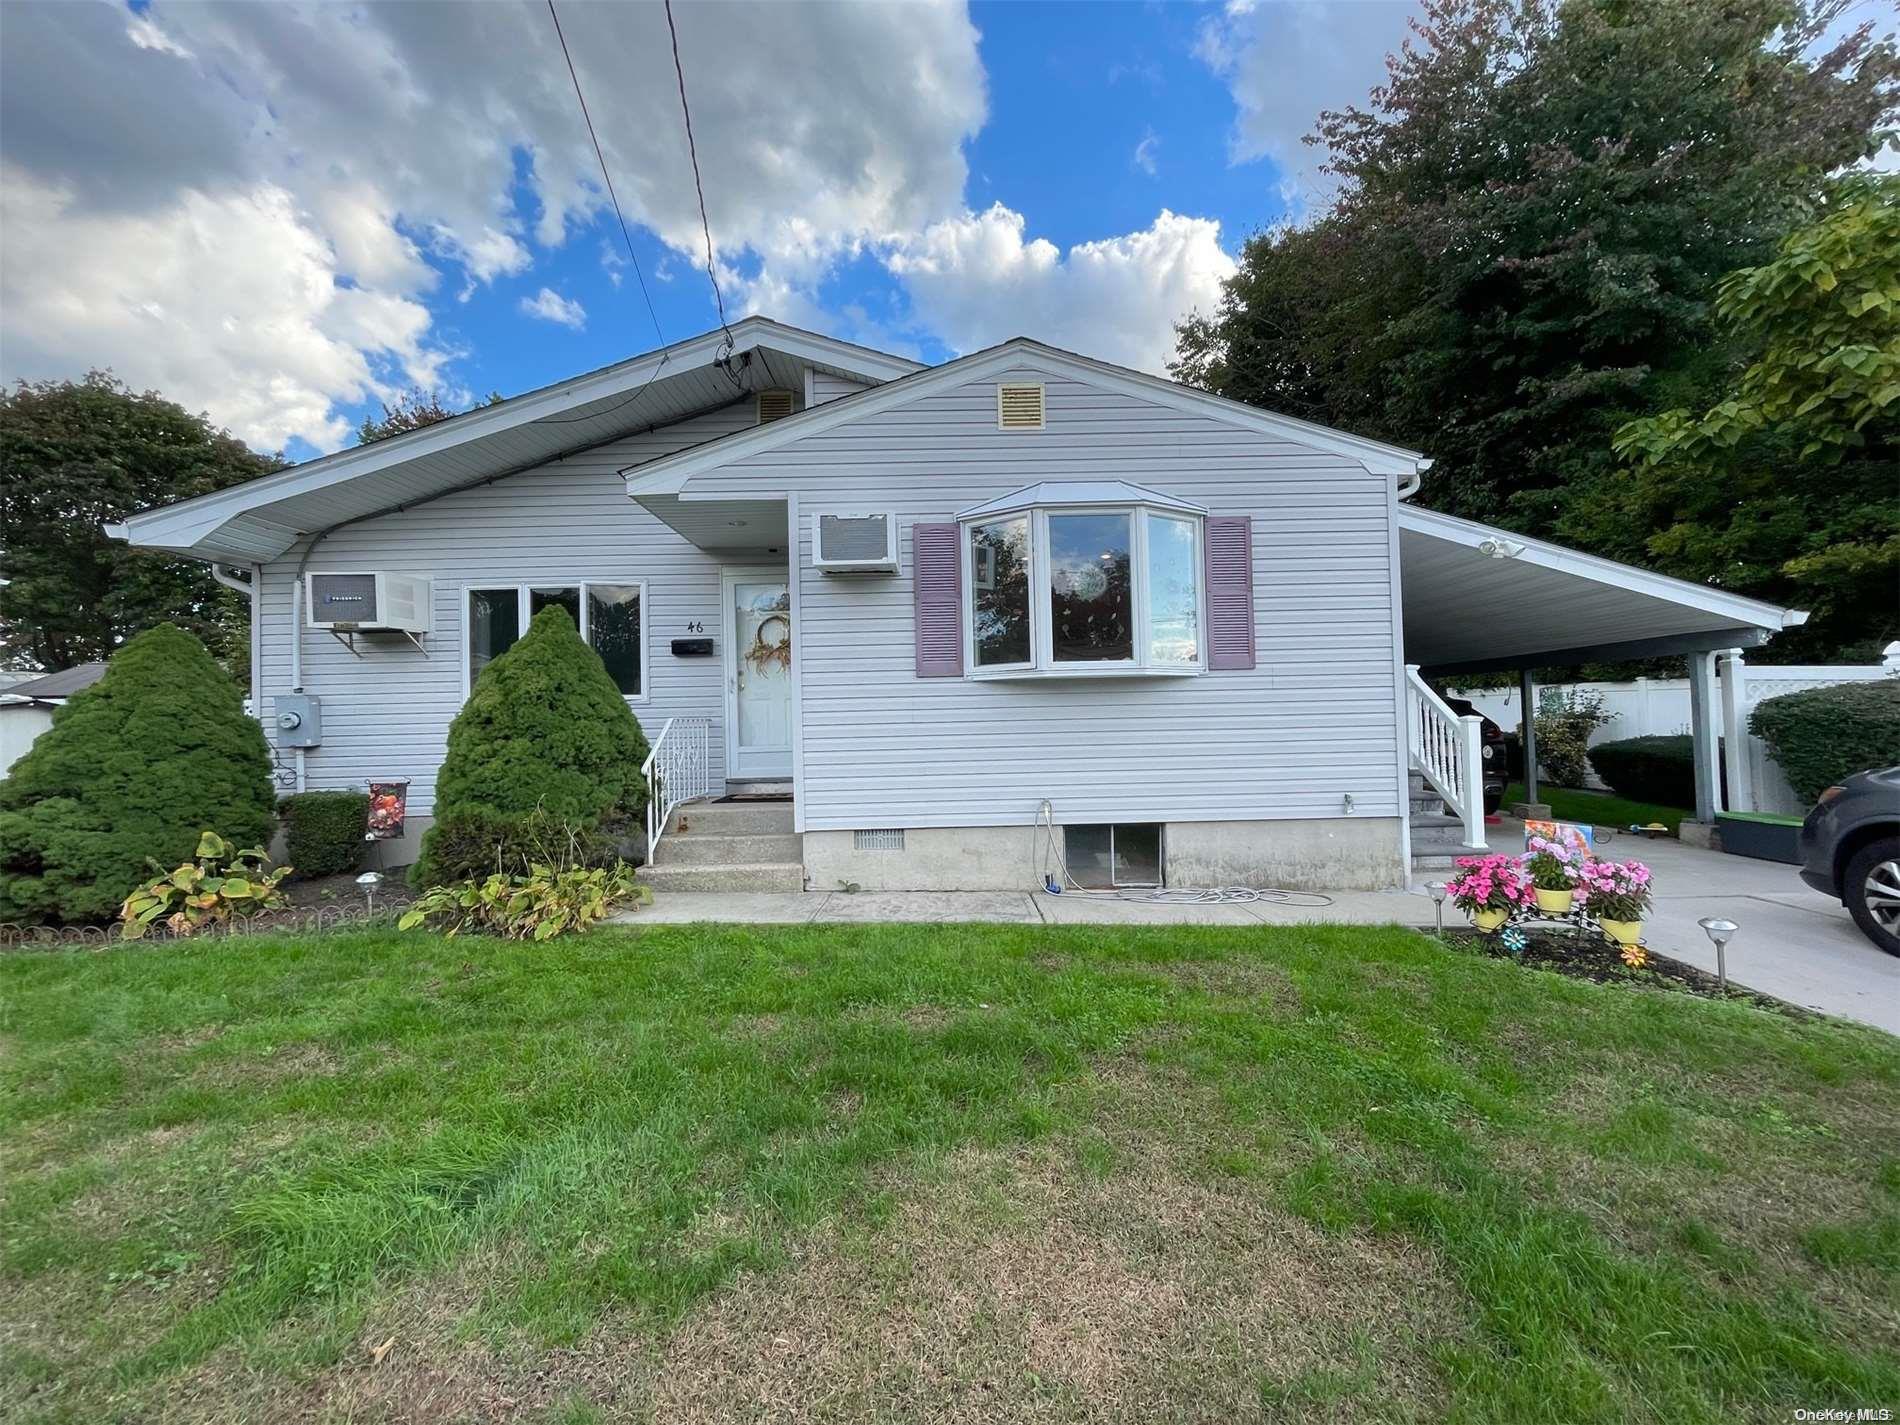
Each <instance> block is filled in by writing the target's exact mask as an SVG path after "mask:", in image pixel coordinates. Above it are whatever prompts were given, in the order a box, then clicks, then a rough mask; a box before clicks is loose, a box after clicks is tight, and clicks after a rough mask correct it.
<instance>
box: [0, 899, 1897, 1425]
mask: <svg viewBox="0 0 1900 1425" xmlns="http://www.w3.org/2000/svg"><path fill="white" fill-rule="evenodd" d="M0 1044H4V1046H5V1051H6V1052H5V1055H4V1058H0V1082H3V1083H4V1088H5V1092H6V1094H7V1098H6V1102H5V1104H4V1107H0V1174H4V1184H3V1185H4V1189H5V1192H4V1198H5V1200H4V1204H3V1206H0V1273H3V1275H0V1298H3V1300H4V1304H3V1305H0V1416H4V1417H6V1418H8V1419H16V1418H17V1419H22V1420H33V1421H42V1420H44V1421H54V1420H72V1421H80V1420H84V1421H93V1420H139V1421H145V1420H161V1421H209V1420H218V1421H224V1420H246V1419H256V1420H308V1421H315V1422H327V1421H357V1420H365V1421H368V1420H407V1421H461V1420H497V1421H498V1420H519V1419H531V1420H533V1419H545V1420H553V1421H562V1420H566V1421H583V1420H594V1419H616V1420H617V1419H631V1420H653V1421H666V1422H673V1421H686V1422H693V1421H702V1420H704V1421H712V1420H735V1419H737V1420H784V1421H813V1422H817V1421H827V1422H831V1421H835V1422H858V1421H911V1420H919V1419H930V1420H941V1421H951V1422H955V1421H964V1420H971V1421H974V1420H984V1421H989V1420H1002V1421H1037V1422H1040V1421H1050V1422H1056V1421H1078V1422H1083V1421H1086V1422H1098V1421H1099V1422H1110V1421H1149V1420H1162V1419H1166V1420H1176V1419H1179V1420H1210V1421H1223V1422H1224V1421H1229V1420H1249V1419H1270V1420H1271V1419H1289V1420H1290V1419H1301V1420H1309V1419H1336V1420H1379V1421H1386V1420H1393V1421H1407V1420H1420V1419H1437V1418H1458V1419H1469V1420H1496V1421H1512V1422H1515V1421H1521V1420H1605V1421H1609V1420H1623V1419H1629V1418H1637V1417H1661V1416H1667V1417H1669V1418H1671V1419H1681V1420H1711V1421H1712V1420H1721V1419H1733V1418H1762V1419H1780V1418H1786V1416H1787V1414H1788V1412H1789V1411H1790V1410H1791V1409H1792V1408H1793V1406H1794V1405H1796V1404H1801V1405H1806V1406H1810V1407H1812V1406H1835V1407H1853V1406H1857V1405H1862V1404H1875V1405H1877V1404H1881V1403H1883V1402H1892V1401H1894V1400H1896V1399H1900V1147H1897V1146H1896V1145H1900V1112H1897V1111H1896V1108H1895V1104H1896V1089H1897V1088H1900V1046H1896V1045H1895V1044H1894V1042H1893V1041H1891V1040H1888V1039H1885V1038H1883V1037H1881V1036H1879V1035H1876V1034H1874V1033H1872V1032H1871V1031H1864V1030H1859V1029H1856V1028H1853V1027H1848V1026H1840V1025H1834V1024H1828V1023H1796V1022H1791V1021H1789V1020H1787V1019H1785V1018H1783V1017H1780V1016H1775V1015H1771V1014H1766V1013H1763V1012H1760V1011H1758V1010H1754V1009H1751V1008H1748V1007H1746V1006H1740V1005H1726V1004H1711V1003H1704V1002H1700V1001H1694V1000H1690V999H1688V998H1686V997H1683V998H1676V997H1665V996H1656V995H1639V994H1634V993H1630V992H1627V991H1621V990H1619V989H1616V988H1613V987H1604V986H1597V985H1590V984H1580V983H1577V982H1574V981H1565V980H1560V979H1558V978H1556V977H1555V976H1551V975H1548V974H1544V973H1541V972H1537V971H1534V970H1524V969H1521V968H1519V967H1516V966H1512V965H1508V964H1503V963H1498V962H1486V961H1474V960H1472V959H1470V958H1469V957H1461V956H1458V955H1455V954H1451V953H1447V952H1446V951H1444V950H1442V949H1440V948H1438V947H1436V946H1434V945H1432V944H1431V943H1430V942H1428V941H1426V940H1424V939H1422V938H1421V937H1418V936H1415V935H1411V934H1408V933H1401V932H1396V931H1394V932H1383V931H1365V930H1352V929H1346V928H1291V929H1283V928H1267V927H1262V928H1259V929H1234V930H1227V929H1191V928H1184V929H1157V930H1146V931H1144V930H1138V929H1136V930H1128V929H1112V930H1109V929H1095V928H1074V929H1055V928H1042V927H983V926H931V927H880V926H867V927H848V928H847V927H837V928H826V929H823V930H817V929H808V928H802V927H801V928H795V929H785V930H778V929H769V930H753V929H744V930H741V929H736V928H719V927H676V928H664V929H662V928H655V929H652V930H642V931H636V932H624V931H612V932H602V933H597V934H594V935H591V936H588V937H584V938H580V939H576V940H573V941H569V942H562V943H560V944H558V945H555V946H551V947H543V948H540V949H529V948H526V947H519V946H511V945H501V944H489V943H483V942H479V941H477V942H470V941H455V942H444V941H440V940H436V939H433V938H430V937H424V936H412V937H390V936H381V935H374V934H362V935H345V936H335V937H329V938H324V939H309V940H296V939H288V938H285V939H264V940H257V941H252V942H237V943H220V944H216V945H210V944H207V945H204V946H186V947H178V948H175V949H170V950H167V951H164V952H162V953H158V952H152V951H149V950H133V951H124V952H106V953H103V954H86V955H79V954H41V955H23V956H14V957H11V958H9V959H7V960H5V961H3V962H0Z"/></svg>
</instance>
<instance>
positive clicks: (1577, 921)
mask: <svg viewBox="0 0 1900 1425" xmlns="http://www.w3.org/2000/svg"><path fill="white" fill-rule="evenodd" d="M1471 928H1472V929H1473V930H1477V932H1478V934H1480V935H1482V936H1484V937H1485V938H1486V939H1488V940H1496V941H1497V942H1498V943H1499V944H1501V945H1503V946H1504V948H1505V949H1506V950H1508V951H1509V952H1510V954H1511V958H1512V959H1516V958H1517V957H1518V956H1519V955H1521V954H1522V953H1523V951H1524V946H1525V945H1526V943H1528V932H1530V931H1532V930H1550V931H1561V930H1568V931H1569V932H1570V938H1571V940H1572V942H1573V943H1574V942H1575V941H1577V940H1579V939H1581V938H1582V937H1583V936H1585V935H1597V936H1602V938H1603V939H1605V940H1607V941H1609V942H1610V944H1612V945H1614V946H1616V948H1617V950H1618V951H1619V952H1622V953H1624V956H1625V960H1626V961H1627V959H1628V954H1627V952H1628V951H1631V950H1635V951H1637V952H1639V957H1638V959H1637V960H1636V962H1635V963H1636V964H1637V965H1640V964H1641V963H1642V962H1643V961H1644V960H1646V959H1648V957H1649V942H1648V941H1647V940H1645V939H1643V938H1642V937H1640V936H1639V937H1638V938H1637V941H1636V943H1635V944H1634V945H1625V944H1623V942H1622V941H1620V940H1617V939H1615V938H1614V937H1612V936H1611V935H1609V934H1608V933H1607V932H1606V931H1605V930H1604V929H1603V922H1602V921H1600V920H1598V919H1597V917H1595V916H1594V915H1592V914H1590V911H1589V908H1588V907H1587V906H1586V905H1585V904H1584V903H1583V902H1582V901H1572V902H1571V905H1570V909H1569V910H1567V911H1565V912H1564V913H1563V914H1562V915H1549V914H1546V913H1545V912H1544V911H1541V910H1539V909H1538V908H1537V907H1536V906H1535V905H1534V904H1533V905H1521V906H1516V907H1513V909H1512V911H1511V913H1510V915H1509V916H1508V917H1507V918H1506V919H1505V921H1504V923H1503V924H1502V925H1500V926H1498V927H1497V929H1495V930H1478V927H1477V926H1476V925H1473V926H1472V927H1471Z"/></svg>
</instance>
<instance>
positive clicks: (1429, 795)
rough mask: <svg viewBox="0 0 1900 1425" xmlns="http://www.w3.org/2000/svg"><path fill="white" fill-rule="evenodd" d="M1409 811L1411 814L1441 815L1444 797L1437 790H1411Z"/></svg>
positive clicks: (1443, 807) (1442, 813)
mask: <svg viewBox="0 0 1900 1425" xmlns="http://www.w3.org/2000/svg"><path fill="white" fill-rule="evenodd" d="M1411 812H1412V815H1413V816H1443V815H1444V814H1445V799H1444V798H1443V797H1441V796H1439V795H1438V793H1437V792H1430V791H1427V792H1413V793H1412V805H1411Z"/></svg>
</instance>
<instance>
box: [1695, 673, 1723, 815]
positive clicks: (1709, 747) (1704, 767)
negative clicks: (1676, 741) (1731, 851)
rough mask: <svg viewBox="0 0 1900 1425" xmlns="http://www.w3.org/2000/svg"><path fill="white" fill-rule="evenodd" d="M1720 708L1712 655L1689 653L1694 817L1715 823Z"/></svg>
mask: <svg viewBox="0 0 1900 1425" xmlns="http://www.w3.org/2000/svg"><path fill="white" fill-rule="evenodd" d="M1720 715H1721V713H1720V709H1719V708H1718V706H1717V704H1716V699H1715V655H1714V654H1713V653H1691V654H1690V655H1689V736H1690V741H1691V744H1692V747H1691V751H1692V755H1693V757H1694V760H1695V819H1696V820H1697V821H1699V822H1701V823H1702V824H1703V825H1704V826H1713V825H1714V824H1715V813H1716V812H1717V811H1718V810H1719V809H1720V807H1721V803H1722V768H1721V763H1720V756H1721V752H1720V747H1721V735H1720V733H1718V732H1717V730H1716V729H1717V726H1718V723H1717V721H1716V719H1717V718H1718V717H1720Z"/></svg>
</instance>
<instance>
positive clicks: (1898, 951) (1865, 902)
mask: <svg viewBox="0 0 1900 1425" xmlns="http://www.w3.org/2000/svg"><path fill="white" fill-rule="evenodd" d="M1841 899H1842V900H1843V901H1845V902H1846V903H1847V911H1848V914H1850V915H1852V916H1853V917H1854V923H1855V924H1856V925H1858V926H1859V927H1860V928H1861V931H1862V933H1863V934H1865V935H1866V937H1867V938H1868V939H1869V940H1871V941H1873V942H1874V944H1876V945H1878V946H1879V947H1880V948H1881V949H1882V950H1885V951H1886V952H1887V953H1888V954H1889V955H1900V836H1883V837H1882V838H1881V839H1880V840H1878V841H1876V842H1873V843H1872V844H1870V845H1867V846H1863V847H1861V848H1860V850H1858V851H1856V852H1855V853H1854V856H1853V859H1852V860H1850V861H1849V862H1848V863H1847V872H1846V874H1845V875H1843V876H1842V877H1841Z"/></svg>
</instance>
